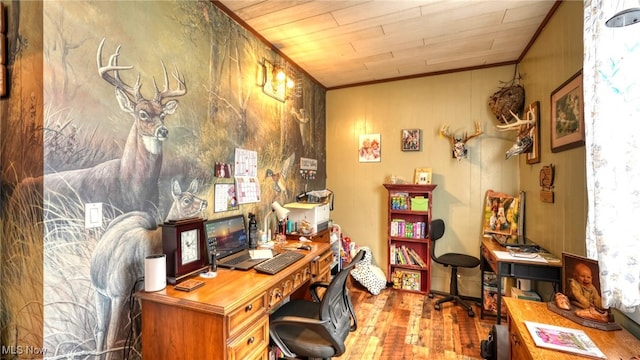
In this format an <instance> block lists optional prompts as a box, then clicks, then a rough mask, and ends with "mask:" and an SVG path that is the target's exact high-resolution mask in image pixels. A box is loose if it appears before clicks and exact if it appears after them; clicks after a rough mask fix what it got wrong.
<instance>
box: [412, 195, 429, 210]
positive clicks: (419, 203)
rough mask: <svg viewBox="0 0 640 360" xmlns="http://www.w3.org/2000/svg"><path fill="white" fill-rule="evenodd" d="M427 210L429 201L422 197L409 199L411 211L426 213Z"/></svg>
mask: <svg viewBox="0 0 640 360" xmlns="http://www.w3.org/2000/svg"><path fill="white" fill-rule="evenodd" d="M428 208H429V199H427V198H424V197H414V198H411V210H412V211H427V209H428Z"/></svg>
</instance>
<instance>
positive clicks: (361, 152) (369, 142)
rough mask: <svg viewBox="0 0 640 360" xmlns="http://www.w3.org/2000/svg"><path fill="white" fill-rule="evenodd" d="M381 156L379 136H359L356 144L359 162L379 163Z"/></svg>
mask: <svg viewBox="0 0 640 360" xmlns="http://www.w3.org/2000/svg"><path fill="white" fill-rule="evenodd" d="M381 155H382V145H381V144H380V134H364V135H360V138H359V142H358V159H359V161H360V162H380V161H381Z"/></svg>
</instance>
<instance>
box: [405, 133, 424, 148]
mask: <svg viewBox="0 0 640 360" xmlns="http://www.w3.org/2000/svg"><path fill="white" fill-rule="evenodd" d="M401 147H402V151H422V130H420V129H403V130H402V133H401Z"/></svg>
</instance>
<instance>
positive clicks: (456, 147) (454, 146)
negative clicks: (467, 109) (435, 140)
mask: <svg viewBox="0 0 640 360" xmlns="http://www.w3.org/2000/svg"><path fill="white" fill-rule="evenodd" d="M481 134H482V127H481V126H480V123H479V122H477V121H476V132H475V133H474V134H473V135H467V133H466V132H465V133H464V136H463V137H457V136H455V135H453V134H451V133H450V132H449V125H444V126H442V128H441V129H440V136H444V137H446V138H449V141H451V157H453V158H455V159H456V160H458V161H460V160H462V159H463V158H466V157H467V147H466V146H465V145H466V143H467V141H469V140H471V139H473V138H474V137H476V136H480V135H481Z"/></svg>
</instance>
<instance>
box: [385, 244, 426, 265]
mask: <svg viewBox="0 0 640 360" xmlns="http://www.w3.org/2000/svg"><path fill="white" fill-rule="evenodd" d="M389 249H390V261H391V264H394V265H396V264H400V265H414V266H420V267H423V268H426V267H427V263H426V262H425V261H424V260H423V259H422V257H421V256H420V255H418V253H417V252H416V251H415V250H413V249H411V248H409V247H406V246H405V245H401V246H400V247H398V246H397V245H395V244H392V245H391V246H390V248H389Z"/></svg>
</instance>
